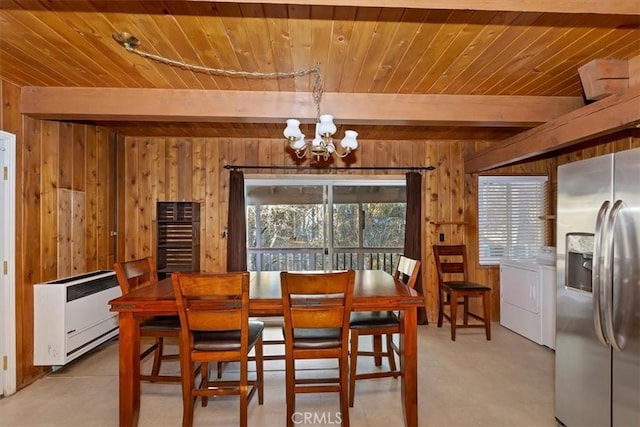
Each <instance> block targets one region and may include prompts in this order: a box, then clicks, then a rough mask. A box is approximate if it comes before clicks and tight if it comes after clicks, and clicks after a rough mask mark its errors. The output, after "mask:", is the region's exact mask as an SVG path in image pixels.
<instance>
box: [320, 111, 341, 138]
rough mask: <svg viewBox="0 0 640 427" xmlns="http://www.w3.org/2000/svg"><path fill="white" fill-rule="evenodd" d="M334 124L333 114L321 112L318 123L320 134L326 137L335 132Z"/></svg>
mask: <svg viewBox="0 0 640 427" xmlns="http://www.w3.org/2000/svg"><path fill="white" fill-rule="evenodd" d="M336 130H337V129H336V125H335V124H334V123H333V116H332V115H331V114H323V115H321V116H320V123H319V124H318V133H319V134H320V135H321V136H324V137H328V136H331V135H333V134H334V133H336Z"/></svg>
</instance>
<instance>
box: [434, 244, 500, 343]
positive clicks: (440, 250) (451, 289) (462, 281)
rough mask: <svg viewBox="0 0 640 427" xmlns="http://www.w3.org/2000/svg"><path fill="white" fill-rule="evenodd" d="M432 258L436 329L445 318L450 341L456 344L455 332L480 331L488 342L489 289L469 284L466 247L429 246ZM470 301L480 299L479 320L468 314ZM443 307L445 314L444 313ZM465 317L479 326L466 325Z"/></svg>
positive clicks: (489, 317)
mask: <svg viewBox="0 0 640 427" xmlns="http://www.w3.org/2000/svg"><path fill="white" fill-rule="evenodd" d="M433 256H434V258H435V261H436V269H437V271H438V327H439V328H440V327H442V321H443V318H446V319H447V320H449V322H450V323H451V340H452V341H455V340H456V329H458V328H484V330H485V335H486V337H487V340H488V341H489V340H491V298H490V297H491V287H489V286H486V285H482V284H478V283H473V282H470V281H469V279H468V277H469V276H468V274H467V251H466V246H465V245H433ZM470 297H480V298H482V308H483V315H482V316H479V315H477V314H475V313H472V312H471V311H469V298H470ZM459 298H462V301H459ZM458 304H462V307H463V321H462V324H460V323H458ZM446 306H449V314H447V313H445V310H444V308H445V307H446ZM469 317H472V318H474V319H477V320H480V321H481V322H482V323H480V324H478V323H469Z"/></svg>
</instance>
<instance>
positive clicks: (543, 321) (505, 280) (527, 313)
mask: <svg viewBox="0 0 640 427" xmlns="http://www.w3.org/2000/svg"><path fill="white" fill-rule="evenodd" d="M555 264H556V252H555V248H554V247H551V246H544V247H542V248H541V249H540V251H539V252H538V255H537V257H536V258H531V259H503V260H502V261H501V262H500V324H501V325H502V326H504V327H506V328H509V329H511V330H512V331H514V332H517V333H518V334H520V335H522V336H524V337H525V338H528V339H530V340H531V341H533V342H535V343H538V344H540V345H545V346H547V347H549V348H551V349H554V348H555V335H556V325H555V320H556V287H555V286H556V278H555V277H556V267H555Z"/></svg>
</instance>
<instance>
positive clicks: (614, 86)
mask: <svg viewBox="0 0 640 427" xmlns="http://www.w3.org/2000/svg"><path fill="white" fill-rule="evenodd" d="M578 73H579V74H580V81H581V82H582V88H583V90H584V94H585V97H586V98H587V99H588V100H590V101H597V100H598V99H602V98H604V97H607V96H609V95H614V94H622V93H624V92H625V91H626V90H627V89H628V88H629V62H628V61H627V60H626V59H615V58H602V59H594V60H593V61H589V62H587V63H586V64H584V65H583V66H582V67H580V68H578Z"/></svg>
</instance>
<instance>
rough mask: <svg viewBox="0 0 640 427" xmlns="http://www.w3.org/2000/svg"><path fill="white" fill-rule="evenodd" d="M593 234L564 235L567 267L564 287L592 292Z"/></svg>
mask: <svg viewBox="0 0 640 427" xmlns="http://www.w3.org/2000/svg"><path fill="white" fill-rule="evenodd" d="M593 237H594V235H593V233H568V234H567V235H566V239H567V241H566V248H567V258H566V259H567V265H566V281H565V283H566V285H567V287H569V288H574V289H579V290H581V291H587V292H591V291H592V286H591V270H592V268H593Z"/></svg>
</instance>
